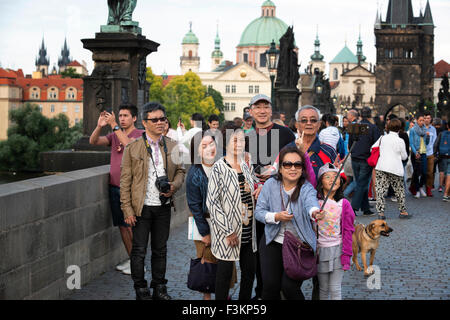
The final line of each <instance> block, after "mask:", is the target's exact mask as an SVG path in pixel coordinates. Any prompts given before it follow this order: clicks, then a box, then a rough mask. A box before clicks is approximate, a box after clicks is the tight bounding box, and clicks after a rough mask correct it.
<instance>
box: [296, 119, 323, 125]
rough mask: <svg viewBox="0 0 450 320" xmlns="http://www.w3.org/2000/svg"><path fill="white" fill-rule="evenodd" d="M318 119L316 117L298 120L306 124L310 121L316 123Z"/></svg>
mask: <svg viewBox="0 0 450 320" xmlns="http://www.w3.org/2000/svg"><path fill="white" fill-rule="evenodd" d="M318 121H319V120H317V119H301V120H299V122H300V123H302V124H307V123H308V122H309V123H312V124H316V123H317V122H318Z"/></svg>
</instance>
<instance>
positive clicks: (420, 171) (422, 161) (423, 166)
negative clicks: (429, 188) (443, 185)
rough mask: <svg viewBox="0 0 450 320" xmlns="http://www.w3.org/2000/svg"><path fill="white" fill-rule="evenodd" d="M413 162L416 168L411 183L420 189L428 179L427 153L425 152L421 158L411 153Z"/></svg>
mask: <svg viewBox="0 0 450 320" xmlns="http://www.w3.org/2000/svg"><path fill="white" fill-rule="evenodd" d="M411 162H412V165H413V168H414V173H413V176H412V182H411V184H412V185H413V186H414V187H415V188H416V189H417V191H419V188H421V187H423V186H424V185H425V183H426V180H427V155H426V154H425V153H423V154H421V155H420V158H419V159H416V156H415V155H414V154H411Z"/></svg>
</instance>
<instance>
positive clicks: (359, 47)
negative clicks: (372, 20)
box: [356, 26, 366, 63]
mask: <svg viewBox="0 0 450 320" xmlns="http://www.w3.org/2000/svg"><path fill="white" fill-rule="evenodd" d="M362 47H363V42H362V40H361V26H359V39H358V42H357V43H356V56H357V57H358V61H359V62H360V63H361V62H365V61H366V57H365V56H364V54H363V49H362Z"/></svg>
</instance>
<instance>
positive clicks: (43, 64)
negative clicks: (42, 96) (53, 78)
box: [36, 38, 50, 77]
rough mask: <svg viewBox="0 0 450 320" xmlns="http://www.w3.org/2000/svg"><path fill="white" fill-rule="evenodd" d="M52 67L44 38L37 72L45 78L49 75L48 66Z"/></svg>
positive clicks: (37, 60)
mask: <svg viewBox="0 0 450 320" xmlns="http://www.w3.org/2000/svg"><path fill="white" fill-rule="evenodd" d="M49 65H50V59H49V57H48V56H47V48H46V47H45V43H44V38H42V44H41V48H40V49H39V55H38V57H37V58H36V71H39V72H41V73H42V76H43V77H45V76H47V75H48V66H49Z"/></svg>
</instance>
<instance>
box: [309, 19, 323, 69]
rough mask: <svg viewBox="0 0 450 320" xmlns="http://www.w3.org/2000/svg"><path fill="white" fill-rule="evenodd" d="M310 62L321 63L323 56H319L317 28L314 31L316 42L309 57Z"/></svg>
mask: <svg viewBox="0 0 450 320" xmlns="http://www.w3.org/2000/svg"><path fill="white" fill-rule="evenodd" d="M311 60H312V61H323V55H322V54H320V40H319V26H317V31H316V41H314V54H313V55H312V56H311Z"/></svg>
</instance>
